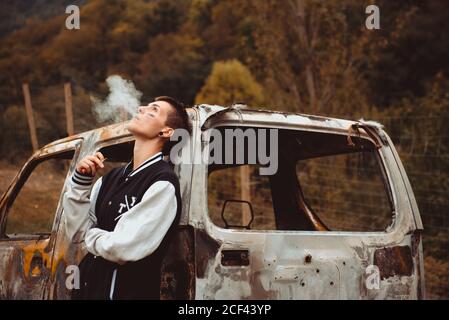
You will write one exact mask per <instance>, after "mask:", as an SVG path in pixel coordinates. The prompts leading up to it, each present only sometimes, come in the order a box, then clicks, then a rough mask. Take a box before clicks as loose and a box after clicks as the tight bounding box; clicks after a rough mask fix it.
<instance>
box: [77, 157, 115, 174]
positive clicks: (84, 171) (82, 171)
mask: <svg viewBox="0 0 449 320" xmlns="http://www.w3.org/2000/svg"><path fill="white" fill-rule="evenodd" d="M107 159H108V158H104V159H103V160H101V163H103V162H105V161H106V160H107ZM81 173H82V174H86V169H84V168H81Z"/></svg>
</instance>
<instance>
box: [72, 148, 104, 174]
mask: <svg viewBox="0 0 449 320" xmlns="http://www.w3.org/2000/svg"><path fill="white" fill-rule="evenodd" d="M105 160H106V158H105V157H104V156H103V155H102V154H101V152H97V153H95V155H93V156H87V157H84V158H83V159H81V160H80V162H78V164H77V166H76V170H77V171H78V172H81V173H82V174H89V175H91V176H93V177H94V176H95V175H96V174H97V169H98V168H104V164H103V162H104V161H105Z"/></svg>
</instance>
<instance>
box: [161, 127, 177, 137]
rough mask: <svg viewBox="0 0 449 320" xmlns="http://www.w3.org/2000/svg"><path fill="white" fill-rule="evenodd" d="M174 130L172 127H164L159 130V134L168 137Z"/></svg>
mask: <svg viewBox="0 0 449 320" xmlns="http://www.w3.org/2000/svg"><path fill="white" fill-rule="evenodd" d="M174 132H175V130H173V128H170V127H165V128H164V129H163V130H162V131H161V132H159V136H160V137H162V138H168V139H170V137H171V136H172V135H173V133H174Z"/></svg>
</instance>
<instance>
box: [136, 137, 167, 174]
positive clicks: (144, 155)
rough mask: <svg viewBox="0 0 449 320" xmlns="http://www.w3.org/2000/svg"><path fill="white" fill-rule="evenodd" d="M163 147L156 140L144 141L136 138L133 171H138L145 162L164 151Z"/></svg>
mask: <svg viewBox="0 0 449 320" xmlns="http://www.w3.org/2000/svg"><path fill="white" fill-rule="evenodd" d="M162 147H163V145H161V142H160V141H157V140H156V139H151V140H148V139H146V140H142V139H139V138H136V142H135V144H134V155H133V156H134V157H133V170H136V169H137V168H138V167H139V166H140V165H141V164H142V163H144V162H145V160H147V159H149V158H150V157H151V156H153V155H155V154H156V153H158V152H160V151H162Z"/></svg>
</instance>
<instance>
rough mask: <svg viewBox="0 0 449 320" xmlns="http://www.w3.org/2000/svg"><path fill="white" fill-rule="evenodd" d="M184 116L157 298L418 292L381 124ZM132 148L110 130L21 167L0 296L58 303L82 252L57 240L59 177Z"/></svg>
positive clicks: (61, 232) (3, 216)
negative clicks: (171, 231)
mask: <svg viewBox="0 0 449 320" xmlns="http://www.w3.org/2000/svg"><path fill="white" fill-rule="evenodd" d="M188 113H189V116H190V119H191V121H192V124H193V132H192V135H191V136H190V140H189V143H185V144H184V145H183V146H182V147H181V148H179V154H180V155H181V156H182V155H186V154H188V155H189V156H188V157H185V159H190V161H184V160H182V161H178V162H176V163H173V162H171V163H172V165H173V167H174V170H175V172H176V174H177V175H178V176H179V181H180V187H181V195H182V216H181V219H180V222H179V225H178V226H177V231H176V239H175V241H173V243H172V246H171V247H170V249H169V250H167V252H166V253H165V258H164V263H163V265H162V270H161V274H162V278H161V283H160V298H161V299H424V298H425V288H424V269H423V249H422V231H423V225H422V222H421V218H420V214H419V211H418V207H417V204H416V200H415V197H414V195H413V191H412V188H411V185H410V182H409V180H408V178H407V174H406V172H405V170H404V167H403V165H402V163H401V160H400V158H399V156H398V153H397V151H396V149H395V147H394V145H393V143H392V140H391V139H390V137H389V136H388V135H387V133H386V132H385V131H384V129H383V128H382V126H381V125H379V124H377V123H374V122H365V121H350V120H342V119H335V118H327V117H319V116H312V115H305V114H293V113H284V112H277V111H276V112H274V111H267V110H253V109H248V108H245V107H242V106H238V105H234V106H231V107H221V106H214V105H199V106H195V107H193V108H190V109H188ZM220 134H221V137H223V138H227V137H229V136H230V135H231V136H233V135H234V137H233V138H232V139H231V140H232V141H231V142H232V143H231V144H230V143H221V144H219V143H218V142H219V141H218V140H217V139H220ZM242 134H243V139H241V138H239V137H241V136H242ZM133 144H134V140H133V136H132V135H131V134H130V133H129V132H128V131H127V130H126V122H122V123H117V124H113V125H109V126H105V127H102V128H98V129H95V130H91V131H88V132H84V133H80V134H77V135H73V136H70V137H67V138H65V139H61V140H58V141H55V142H52V143H50V144H48V145H46V146H45V147H43V148H41V149H40V150H38V151H37V152H35V153H34V154H33V155H32V156H31V158H30V159H29V160H28V161H27V162H26V163H25V164H24V165H23V167H22V168H21V169H20V171H19V172H18V174H17V175H16V176H15V178H14V179H13V181H12V182H11V183H10V185H9V187H8V188H7V190H6V191H5V193H4V194H3V196H2V198H1V202H0V298H1V299H70V296H71V290H73V289H74V288H76V281H77V276H78V275H77V265H78V263H79V262H80V260H81V259H82V258H83V256H84V255H85V254H86V251H85V248H84V246H83V243H82V242H77V241H73V240H72V239H69V238H68V236H67V235H66V233H65V223H66V220H65V215H64V208H63V206H62V197H63V195H64V193H65V192H67V190H68V188H70V184H69V180H70V177H71V175H72V174H73V172H74V170H75V166H76V163H77V162H78V161H79V160H80V159H81V158H82V157H84V156H86V155H91V154H94V153H95V152H97V151H100V152H102V153H103V155H104V156H105V157H106V158H107V160H106V162H105V164H106V168H105V169H102V171H100V172H99V174H97V176H101V175H102V174H105V173H106V172H107V170H109V169H111V168H113V167H116V166H123V165H125V164H126V163H127V162H129V161H130V159H131V158H132V151H133ZM229 145H231V147H229ZM220 146H223V147H220ZM212 149H213V150H212ZM242 150H243V151H244V152H243V156H241V157H240V156H239V152H240V153H242V152H241V151H242ZM246 151H251V152H246ZM254 153H255V154H257V155H260V156H257V157H252V156H251V155H252V154H254ZM180 158H181V159H184V158H183V157H180ZM169 160H170V159H168V158H166V161H169ZM226 160H230V161H226ZM263 170H265V171H263Z"/></svg>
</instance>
